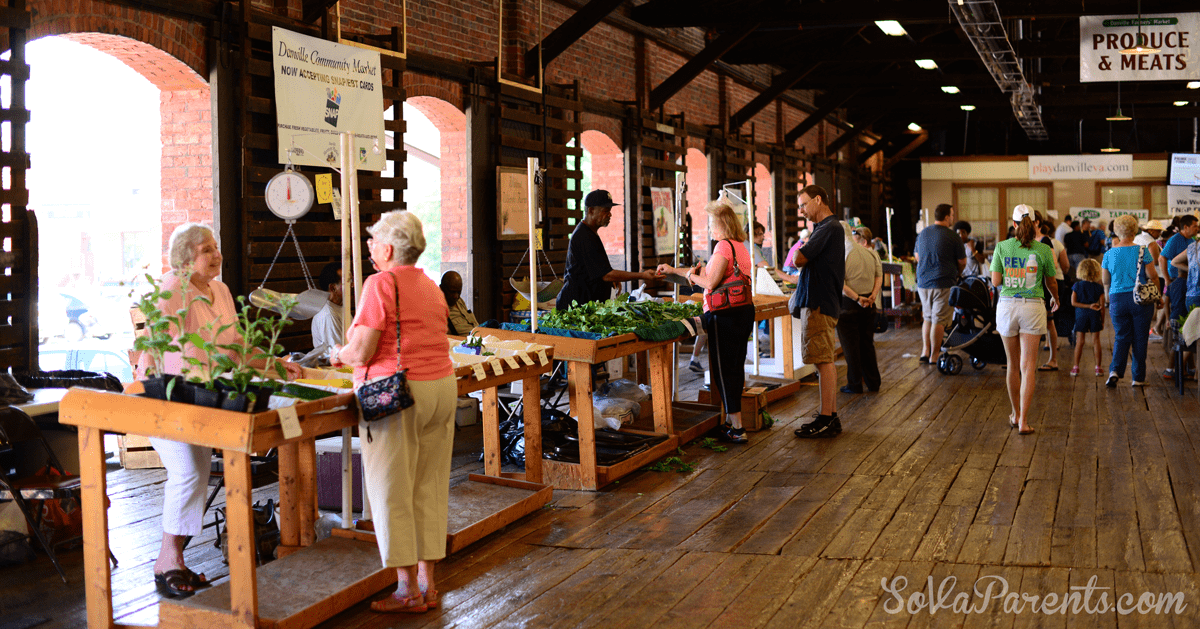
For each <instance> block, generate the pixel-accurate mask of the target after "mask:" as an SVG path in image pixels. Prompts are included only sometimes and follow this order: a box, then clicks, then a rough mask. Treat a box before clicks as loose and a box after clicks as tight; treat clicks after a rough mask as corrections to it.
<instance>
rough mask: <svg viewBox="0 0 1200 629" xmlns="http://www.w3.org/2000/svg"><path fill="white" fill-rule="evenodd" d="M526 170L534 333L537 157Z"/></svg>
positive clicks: (531, 318) (529, 161)
mask: <svg viewBox="0 0 1200 629" xmlns="http://www.w3.org/2000/svg"><path fill="white" fill-rule="evenodd" d="M526 170H527V172H526V179H527V180H528V186H529V328H530V330H531V331H532V332H534V333H535V334H536V333H537V326H538V323H537V318H538V283H537V267H538V249H537V227H536V225H537V209H538V186H537V171H538V158H536V157H530V158H528V160H527V162H526Z"/></svg>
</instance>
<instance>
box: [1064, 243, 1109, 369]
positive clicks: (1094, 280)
mask: <svg viewBox="0 0 1200 629" xmlns="http://www.w3.org/2000/svg"><path fill="white" fill-rule="evenodd" d="M1076 272H1077V273H1078V274H1079V280H1078V281H1077V282H1075V285H1074V286H1072V287H1071V305H1072V306H1075V366H1074V367H1071V375H1072V376H1078V375H1079V359H1080V358H1083V341H1084V339H1085V338H1086V337H1087V335H1088V334H1091V335H1092V343H1093V344H1094V345H1095V346H1096V347H1095V349H1096V375H1097V376H1099V375H1101V374H1103V373H1104V370H1103V368H1102V367H1101V366H1100V360H1101V358H1100V332H1101V331H1103V330H1104V286H1103V285H1102V284H1101V283H1100V279H1101V271H1100V263H1099V262H1096V261H1095V260H1092V259H1091V258H1088V259H1087V260H1084V261H1082V262H1080V263H1079V268H1078V269H1076Z"/></svg>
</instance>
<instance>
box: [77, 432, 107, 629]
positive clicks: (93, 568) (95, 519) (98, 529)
mask: <svg viewBox="0 0 1200 629" xmlns="http://www.w3.org/2000/svg"><path fill="white" fill-rule="evenodd" d="M105 472H106V470H105V467H104V433H103V432H102V431H101V430H99V429H97V428H86V427H83V426H80V427H79V476H80V483H81V487H82V491H81V496H80V498H81V500H82V502H81V505H80V506H81V507H82V508H83V512H84V513H86V514H87V517H85V518H84V519H83V570H84V575H85V576H84V579H85V582H86V588H85V598H86V600H87V619H88V626H89V627H112V626H113V604H112V599H113V597H112V572H111V571H110V569H109V564H108V509H107V508H106V507H105V505H104V498H105V495H106V494H107V493H108V491H107V481H106V479H105V476H104V475H105Z"/></svg>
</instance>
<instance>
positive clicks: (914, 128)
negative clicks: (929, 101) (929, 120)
mask: <svg viewBox="0 0 1200 629" xmlns="http://www.w3.org/2000/svg"><path fill="white" fill-rule="evenodd" d="M908 130H909V131H920V130H921V125H919V124H917V123H915V122H910V123H908Z"/></svg>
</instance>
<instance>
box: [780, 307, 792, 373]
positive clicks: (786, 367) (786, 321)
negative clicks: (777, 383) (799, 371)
mask: <svg viewBox="0 0 1200 629" xmlns="http://www.w3.org/2000/svg"><path fill="white" fill-rule="evenodd" d="M780 319H783V326H782V327H783V331H782V336H783V377H784V378H787V379H788V380H795V379H796V361H795V357H794V356H793V354H792V352H793V351H795V350H794V349H793V348H792V334H793V332H792V316H791V315H785V316H783V317H780Z"/></svg>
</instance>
